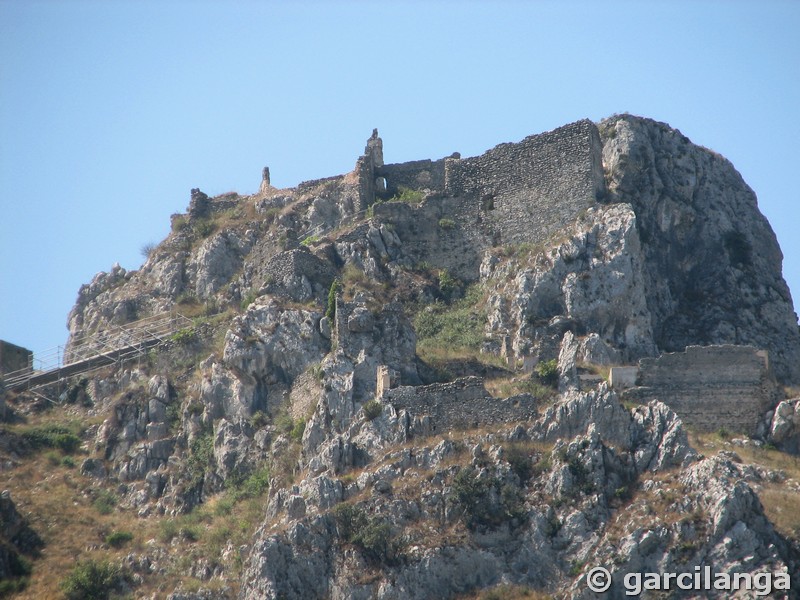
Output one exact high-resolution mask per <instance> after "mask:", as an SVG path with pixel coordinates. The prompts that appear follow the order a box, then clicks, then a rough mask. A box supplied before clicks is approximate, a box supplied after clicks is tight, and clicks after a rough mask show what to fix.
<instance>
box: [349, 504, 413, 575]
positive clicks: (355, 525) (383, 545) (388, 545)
mask: <svg viewBox="0 0 800 600" xmlns="http://www.w3.org/2000/svg"><path fill="white" fill-rule="evenodd" d="M333 517H334V520H335V522H336V530H337V532H338V534H339V537H340V538H341V539H343V540H344V541H345V542H347V543H350V544H353V545H354V546H357V547H358V548H360V549H361V551H362V553H363V554H364V557H365V558H367V559H368V560H371V561H373V562H377V563H386V564H392V563H394V562H396V561H397V559H398V558H399V555H400V553H401V551H402V547H403V544H402V541H401V540H399V539H398V538H397V536H396V534H395V533H394V531H393V529H392V527H391V525H389V523H387V522H385V521H383V520H381V519H379V518H377V517H370V516H368V515H367V514H366V513H365V512H364V510H363V509H361V508H359V507H357V506H355V505H353V504H348V503H343V504H339V505H338V506H337V507H336V508H334V509H333Z"/></svg>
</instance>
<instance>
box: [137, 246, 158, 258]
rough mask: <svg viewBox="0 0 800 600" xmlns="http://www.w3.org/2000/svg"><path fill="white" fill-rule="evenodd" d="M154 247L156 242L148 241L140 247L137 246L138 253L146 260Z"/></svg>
mask: <svg viewBox="0 0 800 600" xmlns="http://www.w3.org/2000/svg"><path fill="white" fill-rule="evenodd" d="M155 249H156V244H154V243H153V242H148V243H146V244H142V247H141V248H139V253H140V254H141V255H142V258H144V259H145V260H147V259H148V258H150V255H151V254H153V251H154V250H155Z"/></svg>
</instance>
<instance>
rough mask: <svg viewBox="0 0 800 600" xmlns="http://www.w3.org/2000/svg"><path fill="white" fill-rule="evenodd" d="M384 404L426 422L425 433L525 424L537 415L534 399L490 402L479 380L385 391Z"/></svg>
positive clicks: (505, 399)
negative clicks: (499, 424)
mask: <svg viewBox="0 0 800 600" xmlns="http://www.w3.org/2000/svg"><path fill="white" fill-rule="evenodd" d="M383 401H384V402H388V403H390V404H391V405H392V406H393V407H394V408H395V410H397V411H400V410H406V411H408V412H409V413H410V416H411V417H413V418H414V419H415V420H416V421H418V422H419V421H420V420H421V419H425V420H426V421H427V423H428V425H427V427H425V429H426V431H425V433H437V432H438V433H441V432H444V431H448V430H451V429H469V428H473V427H479V426H482V425H491V424H498V423H513V422H516V421H526V420H530V419H533V418H535V417H536V416H537V414H538V413H537V409H536V406H537V400H536V398H534V397H533V396H531V395H529V394H523V395H521V396H514V397H512V398H504V399H499V398H493V397H492V396H491V395H489V393H488V392H487V391H486V388H485V387H484V386H483V380H482V379H480V378H479V377H464V378H461V379H456V380H455V381H452V382H449V383H434V384H431V385H422V386H416V387H411V386H405V387H399V388H394V389H391V390H386V391H385V393H384V395H383Z"/></svg>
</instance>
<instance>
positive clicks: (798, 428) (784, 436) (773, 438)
mask: <svg viewBox="0 0 800 600" xmlns="http://www.w3.org/2000/svg"><path fill="white" fill-rule="evenodd" d="M767 439H768V440H769V441H770V442H772V443H773V444H775V445H776V446H777V447H779V448H782V449H784V450H786V451H787V452H792V453H793V454H798V453H800V400H799V399H796V398H795V399H792V400H784V401H783V402H781V403H780V404H778V406H777V407H776V408H775V412H774V414H773V417H772V423H771V425H770V428H769V434H768V438H767Z"/></svg>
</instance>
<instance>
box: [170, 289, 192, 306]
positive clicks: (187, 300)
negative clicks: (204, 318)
mask: <svg viewBox="0 0 800 600" xmlns="http://www.w3.org/2000/svg"><path fill="white" fill-rule="evenodd" d="M175 302H176V303H177V304H179V305H181V306H187V305H189V304H197V296H195V295H194V292H183V293H182V294H180V295H179V296H178V297H177V298H176V299H175Z"/></svg>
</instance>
